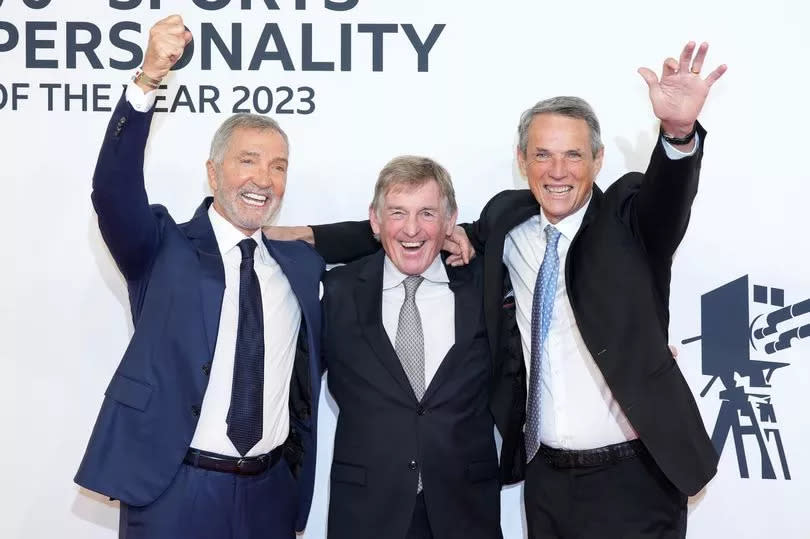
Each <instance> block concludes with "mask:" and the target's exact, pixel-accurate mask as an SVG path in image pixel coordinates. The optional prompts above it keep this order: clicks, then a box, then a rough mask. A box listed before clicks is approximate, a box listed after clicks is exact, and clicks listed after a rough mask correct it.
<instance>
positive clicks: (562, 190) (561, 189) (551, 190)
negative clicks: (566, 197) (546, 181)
mask: <svg viewBox="0 0 810 539" xmlns="http://www.w3.org/2000/svg"><path fill="white" fill-rule="evenodd" d="M571 189H573V187H572V186H570V185H561V186H558V187H552V186H550V185H546V191H548V192H549V193H555V194H562V193H567V192H568V191H570V190H571Z"/></svg>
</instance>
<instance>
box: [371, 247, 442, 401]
mask: <svg viewBox="0 0 810 539" xmlns="http://www.w3.org/2000/svg"><path fill="white" fill-rule="evenodd" d="M406 277H408V276H407V275H405V274H404V273H402V272H401V271H399V270H398V269H397V267H396V266H395V265H394V263H393V262H392V261H391V259H390V258H388V256H386V257H385V263H384V264H383V291H382V320H383V327H384V328H385V333H386V334H387V335H388V339H389V340H390V341H391V344H392V345H394V344H395V343H396V340H397V327H398V326H399V311H400V310H401V309H402V304H403V303H404V302H405V285H404V284H402V281H404V280H405V278H406ZM422 277H424V278H425V280H424V281H422V284H420V285H419V288H417V289H416V298H415V299H416V308H417V309H419V318H420V320H421V321H422V333H423V335H424V340H425V389H427V387H428V386H429V385H430V381H431V380H433V376H434V375H435V374H436V371H437V370H439V366H440V365H441V364H442V361H443V360H444V356H446V355H447V352H448V351H449V350H450V348H452V346H453V345H454V344H455V342H456V325H455V321H456V303H455V296H454V295H453V291H452V290H450V285H449V283H450V279H448V277H447V271H446V270H445V268H444V264H442V258H441V257H440V256H437V257H436V259H435V260H434V261H433V263H432V264H431V265H430V266H428V268H427V269H426V270H425V271H424V272H422Z"/></svg>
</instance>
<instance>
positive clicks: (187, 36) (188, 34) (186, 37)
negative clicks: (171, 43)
mask: <svg viewBox="0 0 810 539" xmlns="http://www.w3.org/2000/svg"><path fill="white" fill-rule="evenodd" d="M183 39H184V40H185V41H186V45H188V44H189V43H191V40H192V39H194V36H193V35H191V32H189V31H188V30H186V31H185V32H183Z"/></svg>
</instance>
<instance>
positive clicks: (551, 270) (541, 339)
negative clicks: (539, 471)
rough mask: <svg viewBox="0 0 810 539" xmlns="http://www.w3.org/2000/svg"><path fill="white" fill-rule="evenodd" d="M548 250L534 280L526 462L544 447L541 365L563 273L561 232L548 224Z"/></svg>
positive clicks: (546, 229)
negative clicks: (558, 279)
mask: <svg viewBox="0 0 810 539" xmlns="http://www.w3.org/2000/svg"><path fill="white" fill-rule="evenodd" d="M545 232H546V252H545V254H544V255H543V263H542V264H541V265H540V271H539V272H538V273H537V281H535V283H534V298H533V299H532V357H531V361H532V362H531V373H530V375H529V402H528V405H527V407H526V429H525V435H526V462H531V460H532V459H533V458H534V456H535V455H536V454H537V450H538V449H539V448H540V365H541V363H542V359H543V345H544V344H545V342H546V337H547V336H548V328H549V327H550V326H551V312H552V310H553V308H554V295H555V294H556V292H557V275H558V274H559V272H560V256H559V255H558V254H557V243H558V242H559V241H560V231H559V230H557V229H556V228H554V227H553V226H551V225H546V228H545Z"/></svg>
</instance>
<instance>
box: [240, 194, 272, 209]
mask: <svg viewBox="0 0 810 539" xmlns="http://www.w3.org/2000/svg"><path fill="white" fill-rule="evenodd" d="M242 200H244V201H245V203H246V204H250V205H251V206H262V205H263V204H264V203H265V201H266V200H267V197H266V196H264V195H257V194H256V193H242Z"/></svg>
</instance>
